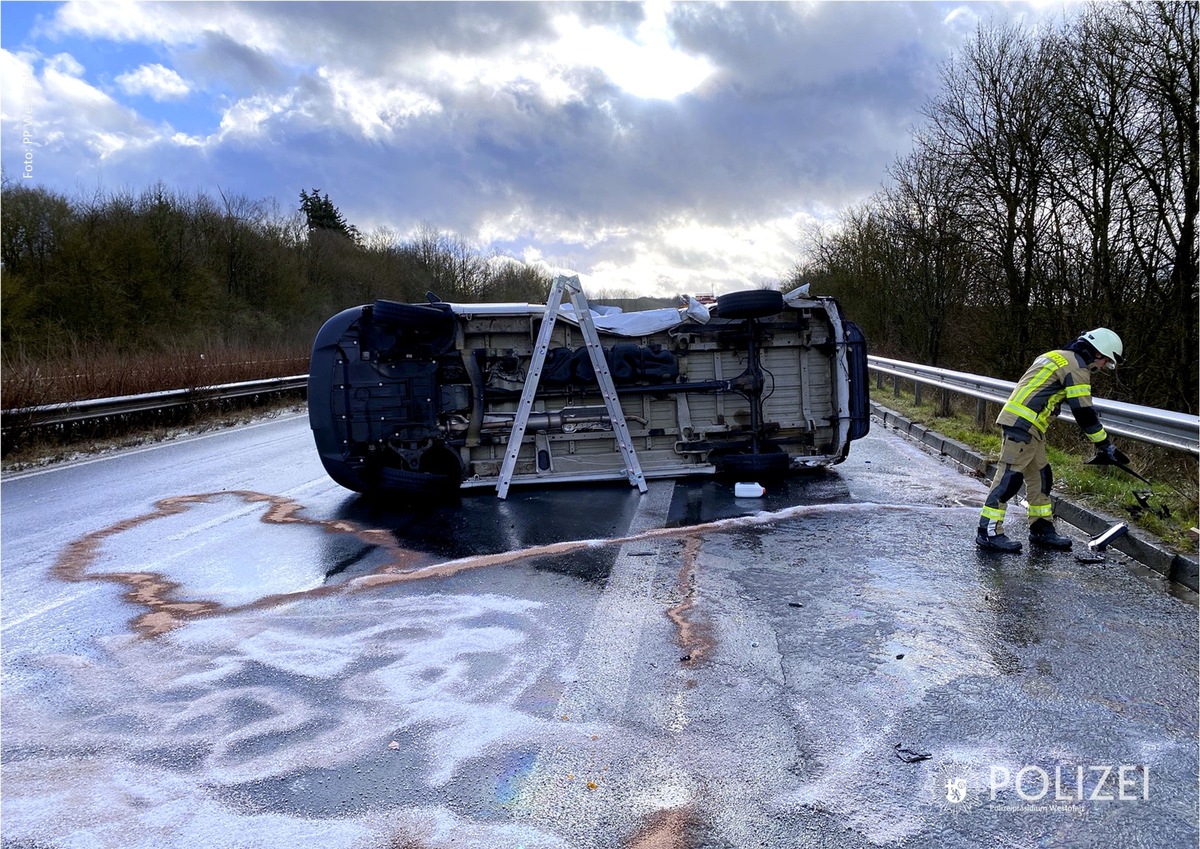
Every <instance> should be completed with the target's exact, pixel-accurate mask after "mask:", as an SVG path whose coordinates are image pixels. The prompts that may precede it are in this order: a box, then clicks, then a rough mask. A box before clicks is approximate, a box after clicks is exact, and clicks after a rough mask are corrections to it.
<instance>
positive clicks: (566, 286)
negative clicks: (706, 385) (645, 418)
mask: <svg viewBox="0 0 1200 849" xmlns="http://www.w3.org/2000/svg"><path fill="white" fill-rule="evenodd" d="M564 293H566V294H568V296H569V297H570V299H571V306H573V307H574V308H575V319H576V320H577V321H578V322H579V329H580V331H582V333H583V340H584V342H585V343H586V344H587V349H588V356H589V357H590V358H591V360H592V368H593V369H594V370H595V372H596V382H597V383H598V384H599V385H600V393H601V394H602V395H603V396H604V406H605V407H606V408H607V409H608V418H609V421H611V422H612V426H613V434H614V435H615V436H616V440H617V446H618V447H619V448H620V449H621V456H622V457H623V458H624V460H625V472H626V474H627V475H628V477H629V483H630V485H631V486H636V487H637V488H638V491H639V492H645V491H646V489H647V487H646V477H645V475H643V474H642V465H641V463H639V462H638V458H637V452H636V451H635V450H634V448H633V438H632V437H631V436H630V435H629V426H628V425H627V424H626V423H625V413H624V411H623V410H622V409H621V399H620V398H618V397H617V389H616V387H615V386H614V385H613V380H612V373H611V372H610V371H609V368H608V361H607V360H606V359H604V348H603V347H602V346H601V345H600V334H599V332H598V331H597V330H596V323H595V322H594V321H593V320H592V311H591V309H590V308H589V307H588V302H587V296H585V295H584V294H583V289H582V288H581V287H580V285H579V278H578V277H556V278H555V279H554V283H553V284H552V285H551V286H550V297H549V298H548V299H547V300H546V313H545V315H544V316H543V317H542V326H541V329H540V330H539V331H538V336H537V342H535V343H534V346H533V358H532V359H531V360H530V363H529V371H528V372H527V373H526V375H525V386H524V388H523V389H522V390H521V401H520V403H519V404H518V405H517V414H516V418H514V419H513V428H512V432H511V433H510V434H509V436H508V447H507V448H506V449H505V451H504V464H503V465H502V466H501V467H500V480H499V482H498V483H497V484H496V495H497V496H499V497H500V498H501V499H503V498H505V497H507V495H508V485H509V484H510V483H512V477H513V472H514V471H515V470H516V468H517V455H518V454H520V453H521V442H522V440H524V439H525V426H526V424H528V422H529V414H530V413H531V412H532V411H533V401H534V396H535V395H536V394H537V388H538V383H539V381H540V380H541V378H542V367H543V365H545V362H546V354H547V353H548V352H549V349H550V334H551V333H553V332H554V323H555V322H556V321H557V320H558V308H559V306H560V305H561V304H562V299H563V294H564Z"/></svg>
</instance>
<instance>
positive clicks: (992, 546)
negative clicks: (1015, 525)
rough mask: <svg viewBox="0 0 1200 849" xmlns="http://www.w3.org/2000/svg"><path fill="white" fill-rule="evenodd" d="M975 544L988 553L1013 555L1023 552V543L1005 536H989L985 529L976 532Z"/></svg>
mask: <svg viewBox="0 0 1200 849" xmlns="http://www.w3.org/2000/svg"><path fill="white" fill-rule="evenodd" d="M975 544H976V545H977V546H979V547H980V548H982V549H985V550H987V551H1007V552H1010V553H1012V554H1018V553H1019V552H1020V551H1021V543H1019V542H1017V541H1016V540H1015V539H1009V538H1008V537H1006V536H1005V535H1004V534H989V533H988V532H987V531H985V530H984V529H983V528H979V529H978V530H976V531H975Z"/></svg>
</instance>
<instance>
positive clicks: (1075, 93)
mask: <svg viewBox="0 0 1200 849" xmlns="http://www.w3.org/2000/svg"><path fill="white" fill-rule="evenodd" d="M1198 10H1200V7H1198V6H1197V4H1195V3H1184V2H1179V3H1171V2H1150V3H1134V2H1127V3H1121V4H1109V3H1096V4H1094V5H1090V6H1088V7H1086V8H1085V10H1084V11H1082V13H1081V14H1080V15H1079V16H1078V17H1077V18H1074V19H1072V20H1071V21H1070V22H1068V23H1065V24H1063V25H1061V26H1060V27H1057V28H1051V29H1037V30H1030V29H1027V28H1022V27H1019V26H1013V25H990V24H989V25H982V26H980V27H979V28H978V30H977V32H976V34H975V36H974V38H973V39H972V40H971V41H970V42H969V43H968V44H967V45H966V46H965V48H964V49H963V50H962V51H961V53H960V54H958V55H956V56H955V57H953V58H952V59H951V60H950V61H949V62H948V63H946V65H944V66H943V69H942V75H941V87H940V91H939V93H938V94H937V95H936V96H935V97H933V98H932V99H931V100H930V101H929V102H928V103H927V104H926V106H925V108H924V110H923V114H922V120H921V122H920V125H919V126H918V127H916V128H915V135H914V138H915V144H914V147H913V150H912V152H911V153H910V154H908V155H906V156H903V157H901V158H899V159H897V160H896V161H895V163H894V164H893V165H892V167H891V168H890V169H889V174H888V177H889V179H888V180H887V181H886V182H885V184H884V186H883V187H882V188H881V189H880V190H879V191H878V192H877V193H876V194H875V195H874V196H873V197H871V198H870V199H869V200H868V201H867V202H865V203H863V204H861V205H858V206H855V207H852V208H849V209H846V210H844V211H843V213H842V215H841V217H840V220H839V221H838V222H837V225H836V226H835V227H831V228H825V229H822V228H816V229H814V230H813V231H812V232H809V233H806V234H805V238H806V240H807V245H806V247H807V248H808V252H809V256H810V257H811V258H810V259H809V260H807V261H805V262H803V263H801V264H798V265H797V267H796V269H795V270H794V273H793V281H792V282H794V283H800V282H811V283H812V284H813V288H814V290H822V291H827V292H829V293H831V294H836V295H837V296H839V298H840V300H841V301H842V303H843V305H844V306H845V307H846V309H847V312H848V313H849V314H850V316H851V317H853V318H855V319H856V320H857V321H858V322H859V323H860V324H861V325H862V326H863V328H864V330H865V331H866V333H867V336H868V339H869V341H870V342H871V343H872V347H873V349H874V350H875V351H876V352H877V353H880V354H885V355H890V356H895V357H898V358H906V359H917V360H920V361H922V362H926V363H929V364H934V365H944V366H946V367H951V368H958V369H961V370H964V371H971V372H978V373H983V374H988V375H992V376H996V377H1006V378H1008V379H1010V380H1015V379H1016V377H1017V376H1019V375H1020V374H1021V372H1022V371H1023V370H1024V368H1025V367H1026V366H1027V365H1028V362H1029V361H1030V359H1031V358H1032V357H1033V356H1036V355H1037V354H1039V353H1041V352H1042V351H1045V350H1049V349H1052V348H1056V347H1059V346H1061V345H1062V344H1064V343H1065V342H1067V341H1069V340H1071V339H1073V338H1075V337H1076V336H1077V335H1078V334H1079V333H1080V332H1081V331H1083V330H1087V329H1090V328H1092V327H1097V326H1105V327H1109V328H1111V329H1113V330H1115V331H1117V333H1118V334H1119V335H1120V336H1121V337H1122V339H1123V340H1124V343H1125V350H1126V356H1127V360H1128V362H1127V365H1126V366H1125V367H1123V368H1121V369H1119V370H1118V372H1117V379H1116V382H1115V384H1114V385H1112V386H1110V387H1106V388H1105V390H1104V392H1105V394H1106V395H1109V396H1110V397H1122V398H1125V399H1127V400H1131V401H1135V402H1137V403H1143V404H1150V405H1153V406H1162V407H1167V408H1172V409H1178V410H1183V411H1189V412H1194V411H1195V410H1196V408H1197V386H1198V382H1200V376H1198V372H1197V355H1198V353H1200V339H1198V327H1200V313H1198V310H1197V305H1198V301H1197V296H1198V292H1197V242H1196V216H1197V212H1198V210H1200V199H1198V187H1200V173H1198V170H1197V169H1198V162H1200V125H1198V123H1197V104H1198V101H1200V79H1198V74H1200V64H1198V57H1197V37H1196V36H1197V33H1196V29H1197V16H1198Z"/></svg>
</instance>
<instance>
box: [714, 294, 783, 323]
mask: <svg viewBox="0 0 1200 849" xmlns="http://www.w3.org/2000/svg"><path fill="white" fill-rule="evenodd" d="M781 312H783V294H782V293H780V292H775V291H773V290H769V289H756V290H754V291H750V292H730V293H728V294H726V295H721V296H719V297H718V298H717V316H718V317H719V318H766V317H767V316H769V315H777V314H779V313H781Z"/></svg>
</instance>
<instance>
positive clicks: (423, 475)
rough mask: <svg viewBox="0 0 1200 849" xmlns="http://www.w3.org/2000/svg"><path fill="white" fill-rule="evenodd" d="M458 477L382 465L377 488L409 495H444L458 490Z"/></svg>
mask: <svg viewBox="0 0 1200 849" xmlns="http://www.w3.org/2000/svg"><path fill="white" fill-rule="evenodd" d="M458 487H459V480H458V478H455V477H451V476H450V475H434V474H430V473H428V472H410V471H408V470H407V469H396V468H391V467H389V466H384V467H382V468H381V469H380V470H379V488H380V490H382V491H383V492H387V493H394V494H397V495H410V496H445V495H450V494H452V493H454V492H457V491H458Z"/></svg>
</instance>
